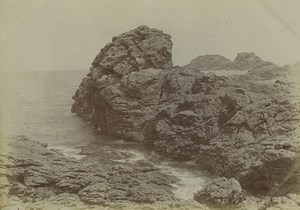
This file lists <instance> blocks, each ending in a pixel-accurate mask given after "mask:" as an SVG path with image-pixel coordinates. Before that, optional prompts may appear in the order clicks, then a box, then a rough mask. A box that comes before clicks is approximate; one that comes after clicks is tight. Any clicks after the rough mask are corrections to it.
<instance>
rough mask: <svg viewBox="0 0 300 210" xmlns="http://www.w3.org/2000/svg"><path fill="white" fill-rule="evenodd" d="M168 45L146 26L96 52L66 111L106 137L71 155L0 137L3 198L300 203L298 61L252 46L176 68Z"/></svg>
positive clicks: (41, 205) (77, 202)
mask: <svg viewBox="0 0 300 210" xmlns="http://www.w3.org/2000/svg"><path fill="white" fill-rule="evenodd" d="M172 46H173V42H172V39H171V36H170V35H168V34H166V33H164V32H163V31H160V30H157V29H153V28H149V27H147V26H139V27H137V28H135V29H133V30H130V31H128V32H125V33H123V34H121V35H119V36H115V37H113V38H112V41H111V42H110V43H108V44H107V45H105V46H104V47H103V48H102V49H101V50H100V52H99V53H98V55H96V57H95V59H94V60H93V62H92V66H91V68H90V71H89V73H88V74H87V76H86V77H84V78H83V79H82V82H81V84H80V85H79V88H78V89H77V90H76V92H75V95H74V96H73V100H74V103H73V105H72V108H71V107H70V108H71V110H72V112H73V113H74V114H76V116H79V117H80V118H81V119H82V120H83V121H85V122H86V123H87V124H88V125H89V127H91V128H92V129H93V131H95V132H97V133H99V134H101V135H104V136H110V137H111V138H109V139H108V140H107V141H105V142H99V141H98V142H97V141H94V142H89V143H88V144H86V145H83V146H80V147H79V151H80V152H79V154H78V156H77V157H70V156H67V155H66V154H63V153H62V152H61V151H59V150H55V149H53V148H51V147H50V148H49V146H48V145H47V144H45V143H41V142H36V141H32V140H31V139H29V138H28V137H26V136H13V137H7V138H5V139H3V140H2V139H1V156H0V170H1V171H0V183H1V188H0V193H1V200H0V203H1V204H0V205H1V206H0V207H1V208H3V209H6V210H8V209H16V206H17V208H18V209H46V208H48V209H90V208H91V209H261V210H263V209H266V210H272V209H274V210H275V209H291V210H293V209H299V208H300V147H299V146H300V141H299V140H300V139H299V138H300V136H299V134H300V132H299V131H300V129H299V126H300V106H299V103H300V100H299V96H298V95H297V94H298V93H299V92H298V91H297V90H298V89H299V87H298V86H297V83H296V82H295V80H294V79H295V77H298V75H299V73H297V71H298V70H297V67H296V66H283V67H282V66H278V65H276V64H273V63H271V62H268V61H264V60H263V59H262V58H260V57H259V56H257V55H256V54H254V53H252V52H250V53H249V52H241V53H238V54H237V56H236V58H235V59H234V60H233V61H231V60H230V59H227V58H225V57H223V56H221V55H203V56H198V57H196V58H195V59H193V60H192V61H191V62H190V63H189V64H187V65H184V66H173V61H172ZM218 71H219V72H231V71H236V72H237V73H236V74H232V75H219V74H218V73H217V72H218ZM214 72H215V73H214ZM238 72H242V73H238ZM295 72H296V73H295ZM295 75H296V76H295ZM297 88H298V89H297ZM74 91H75V90H74ZM70 97H71V96H70ZM141 148H142V149H141ZM133 151H138V152H136V153H135V152H133ZM162 163H168V165H167V166H168V170H166V167H162ZM170 163H172V164H173V165H172V164H170ZM176 165H180V167H175V166H176ZM175 169H176V170H178V171H179V172H178V173H172V172H171V171H172V170H175ZM184 170H190V171H193V174H194V175H195V177H197V178H199V177H201V179H198V181H197V182H196V183H197V185H198V184H199V186H193V190H194V188H195V191H192V192H189V193H190V194H191V196H190V197H184V196H178V194H177V193H176V187H177V188H178V186H179V184H180V182H182V181H183V179H182V180H181V179H180V178H179V176H178V174H180V171H184ZM197 172H201V173H200V175H199V174H197ZM194 185H195V184H194ZM189 187H191V186H189ZM189 187H186V188H185V189H188V188H189ZM179 189H181V190H182V189H183V188H179Z"/></svg>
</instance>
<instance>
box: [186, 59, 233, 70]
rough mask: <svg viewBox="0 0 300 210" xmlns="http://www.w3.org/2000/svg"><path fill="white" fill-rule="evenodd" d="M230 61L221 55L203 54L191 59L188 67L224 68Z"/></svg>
mask: <svg viewBox="0 0 300 210" xmlns="http://www.w3.org/2000/svg"><path fill="white" fill-rule="evenodd" d="M231 62H232V61H231V60H229V59H227V58H225V57H223V56H221V55H204V56H198V57H197V58H195V59H193V60H192V61H191V62H190V64H188V67H189V68H192V69H196V70H200V71H210V70H224V69H226V66H227V65H228V64H229V63H231Z"/></svg>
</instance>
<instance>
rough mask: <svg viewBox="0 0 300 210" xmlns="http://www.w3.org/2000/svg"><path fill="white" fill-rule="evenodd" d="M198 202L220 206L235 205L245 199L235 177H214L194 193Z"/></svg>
mask: <svg viewBox="0 0 300 210" xmlns="http://www.w3.org/2000/svg"><path fill="white" fill-rule="evenodd" d="M194 199H195V200H196V201H198V202H200V203H206V204H208V205H212V206H216V207H222V206H228V205H233V204H234V205H237V204H239V203H241V202H242V201H244V200H245V196H244V193H243V190H242V188H241V185H240V184H239V182H238V181H237V180H236V179H233V178H231V179H226V178H224V177H223V178H216V179H213V180H212V182H211V183H209V184H207V185H206V186H204V187H203V189H202V190H200V191H198V192H197V193H196V194H195V195H194Z"/></svg>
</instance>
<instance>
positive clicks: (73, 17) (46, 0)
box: [0, 0, 300, 71]
mask: <svg viewBox="0 0 300 210" xmlns="http://www.w3.org/2000/svg"><path fill="white" fill-rule="evenodd" d="M299 11H300V1H299V0H0V71H36V70H40V71H43V70H68V69H88V68H89V67H90V65H91V62H92V60H93V59H94V57H95V56H96V54H97V53H98V52H99V51H100V49H101V48H102V47H104V45H105V44H106V43H108V42H110V41H111V38H112V37H113V36H116V35H119V34H121V33H123V32H125V31H128V30H131V29H134V28H136V27H137V26H139V25H147V26H149V27H153V28H157V29H160V30H163V31H164V32H165V33H168V34H170V35H171V36H172V40H173V43H174V46H173V62H174V65H185V64H187V63H189V62H190V61H191V60H192V59H193V58H195V57H196V56H198V55H206V54H220V55H223V56H225V57H227V58H230V59H234V57H235V56H236V54H237V53H238V52H255V53H256V54H257V55H259V56H261V57H262V58H263V59H264V60H269V61H272V62H275V63H277V64H280V65H284V64H293V63H295V62H298V61H300V12H299Z"/></svg>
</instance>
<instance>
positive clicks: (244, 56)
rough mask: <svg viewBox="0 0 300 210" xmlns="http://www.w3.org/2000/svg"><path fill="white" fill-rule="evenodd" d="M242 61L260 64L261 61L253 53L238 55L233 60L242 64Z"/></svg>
mask: <svg viewBox="0 0 300 210" xmlns="http://www.w3.org/2000/svg"><path fill="white" fill-rule="evenodd" d="M243 61H255V62H262V61H263V60H262V59H261V58H260V57H259V56H257V55H256V54H255V53H253V52H241V53H238V54H237V56H236V57H235V59H234V62H243Z"/></svg>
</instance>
